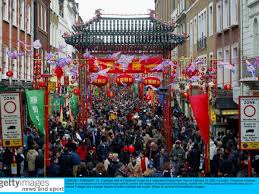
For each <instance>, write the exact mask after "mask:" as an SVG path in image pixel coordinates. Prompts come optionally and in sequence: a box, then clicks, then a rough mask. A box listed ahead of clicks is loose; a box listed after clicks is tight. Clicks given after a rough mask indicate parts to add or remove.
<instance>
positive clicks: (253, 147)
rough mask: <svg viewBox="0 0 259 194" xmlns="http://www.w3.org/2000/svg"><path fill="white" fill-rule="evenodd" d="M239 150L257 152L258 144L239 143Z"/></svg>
mask: <svg viewBox="0 0 259 194" xmlns="http://www.w3.org/2000/svg"><path fill="white" fill-rule="evenodd" d="M241 149H243V150H258V149H259V142H241Z"/></svg>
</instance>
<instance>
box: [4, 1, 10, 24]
mask: <svg viewBox="0 0 259 194" xmlns="http://www.w3.org/2000/svg"><path fill="white" fill-rule="evenodd" d="M3 20H5V21H9V0H4V1H3Z"/></svg>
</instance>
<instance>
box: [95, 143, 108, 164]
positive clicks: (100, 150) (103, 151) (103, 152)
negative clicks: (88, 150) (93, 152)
mask: <svg viewBox="0 0 259 194" xmlns="http://www.w3.org/2000/svg"><path fill="white" fill-rule="evenodd" d="M109 151H110V148H109V146H108V145H107V144H105V143H101V144H100V145H98V147H97V156H98V158H99V160H100V161H104V160H105V159H106V158H107V156H108V153H109Z"/></svg>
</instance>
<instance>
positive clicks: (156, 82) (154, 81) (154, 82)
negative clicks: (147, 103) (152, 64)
mask: <svg viewBox="0 0 259 194" xmlns="http://www.w3.org/2000/svg"><path fill="white" fill-rule="evenodd" d="M160 84H161V81H160V79H159V78H157V77H151V76H150V77H146V78H145V79H144V85H145V86H146V85H151V86H153V87H155V88H158V87H159V86H160Z"/></svg>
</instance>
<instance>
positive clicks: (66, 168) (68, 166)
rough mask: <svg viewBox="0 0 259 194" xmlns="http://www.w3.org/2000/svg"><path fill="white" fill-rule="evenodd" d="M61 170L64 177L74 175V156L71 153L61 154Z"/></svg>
mask: <svg viewBox="0 0 259 194" xmlns="http://www.w3.org/2000/svg"><path fill="white" fill-rule="evenodd" d="M59 162H60V168H61V169H62V174H63V175H64V176H71V175H72V168H73V161H72V156H71V154H70V153H69V152H64V153H62V154H61V156H60V159H59Z"/></svg>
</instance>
